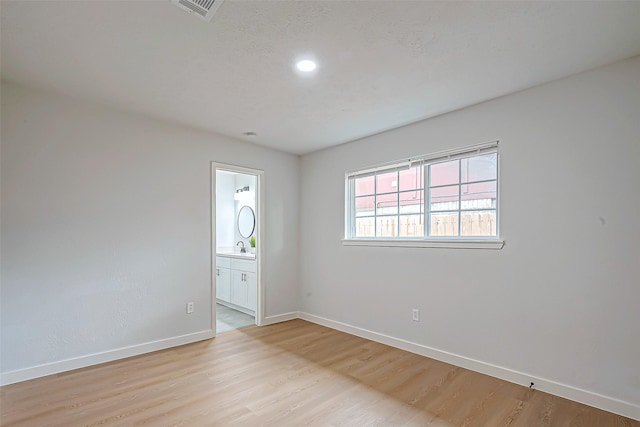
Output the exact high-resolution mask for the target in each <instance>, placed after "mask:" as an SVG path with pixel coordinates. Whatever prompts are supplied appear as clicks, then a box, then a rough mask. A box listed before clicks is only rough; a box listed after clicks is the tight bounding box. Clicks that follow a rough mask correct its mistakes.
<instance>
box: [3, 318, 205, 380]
mask: <svg viewBox="0 0 640 427" xmlns="http://www.w3.org/2000/svg"><path fill="white" fill-rule="evenodd" d="M214 335H215V334H214V333H213V331H212V330H210V329H209V330H205V331H200V332H195V333H192V334H187V335H180V336H177V337H173V338H167V339H162V340H158V341H152V342H148V343H144V344H139V345H132V346H130V347H123V348H118V349H115V350H109V351H105V352H102V353H94V354H89V355H87V356H81V357H75V358H73V359H66V360H61V361H58V362H53V363H47V364H44V365H38V366H33V367H31V368H25V369H19V370H16V371H10V372H5V373H2V374H0V385H7V384H13V383H17V382H21V381H26V380H30V379H33V378H39V377H45V376H47V375H52V374H59V373H60V372H67V371H72V370H74V369H79V368H85V367H87V366H92V365H97V364H100V363H105V362H112V361H114V360H118V359H124V358H126V357H131V356H138V355H140V354H145V353H151V352H152V351H157V350H164V349H165V348H170V347H177V346H179V345H184V344H190V343H192V342H196V341H202V340H206V339H209V338H213V337H214Z"/></svg>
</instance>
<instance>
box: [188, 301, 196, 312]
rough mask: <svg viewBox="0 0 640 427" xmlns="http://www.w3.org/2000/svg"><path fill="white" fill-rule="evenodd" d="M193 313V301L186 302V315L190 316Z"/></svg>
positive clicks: (194, 309)
mask: <svg viewBox="0 0 640 427" xmlns="http://www.w3.org/2000/svg"><path fill="white" fill-rule="evenodd" d="M194 311H196V308H195V304H194V303H193V301H190V302H188V303H187V314H191V313H193V312H194Z"/></svg>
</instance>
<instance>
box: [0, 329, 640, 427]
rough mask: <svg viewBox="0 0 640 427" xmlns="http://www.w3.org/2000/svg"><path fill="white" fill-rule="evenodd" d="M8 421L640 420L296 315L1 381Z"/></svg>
mask: <svg viewBox="0 0 640 427" xmlns="http://www.w3.org/2000/svg"><path fill="white" fill-rule="evenodd" d="M0 415H1V418H0V425H2V426H7V427H8V426H19V427H31V426H38V427H39V426H64V427H68V426H225V425H242V426H257V425H273V426H302V425H311V426H340V427H342V426H365V425H367V426H368V425H378V426H430V427H438V426H446V427H451V426H527V427H528V426H585V427H589V426H594V427H596V426H598V427H600V426H619V427H623V426H629V427H640V422H638V421H634V420H631V419H628V418H624V417H621V416H618V415H615V414H611V413H608V412H605V411H601V410H598V409H595V408H592V407H589V406H586V405H581V404H579V403H576V402H571V401H569V400H566V399H562V398H559V397H556V396H552V395H549V394H546V393H542V392H540V391H536V390H529V389H528V388H526V387H521V386H518V385H516V384H511V383H507V382H505V381H501V380H498V379H496V378H492V377H488V376H486V375H482V374H478V373H476V372H472V371H468V370H465V369H462V368H459V367H455V366H452V365H448V364H446V363H442V362H438V361H435V360H432V359H428V358H425V357H421V356H418V355H415V354H412V353H408V352H405V351H402V350H398V349H395V348H392V347H388V346H385V345H382V344H378V343H375V342H371V341H368V340H365V339H362V338H359V337H354V336H351V335H348V334H344V333H342V332H338V331H335V330H332V329H328V328H325V327H322V326H318V325H315V324H312V323H308V322H305V321H302V320H293V321H289V322H284V323H280V324H277V325H271V326H266V327H262V328H258V327H255V326H249V327H246V328H242V329H238V330H235V331H230V332H225V333H223V334H220V335H219V336H218V337H217V338H215V339H213V340H207V341H202V342H198V343H194V344H189V345H185V346H181V347H176V348H172V349H167V350H163V351H158V352H155V353H150V354H146V355H142V356H137V357H132V358H129V359H124V360H120V361H116V362H110V363H105V364H102V365H97V366H93V367H89V368H83V369H78V370H76V371H71V372H66V373H62V374H58V375H52V376H49V377H45V378H38V379H34V380H31V381H25V382H22V383H18V384H12V385H8V386H4V387H1V388H0Z"/></svg>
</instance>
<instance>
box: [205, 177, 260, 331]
mask: <svg viewBox="0 0 640 427" xmlns="http://www.w3.org/2000/svg"><path fill="white" fill-rule="evenodd" d="M256 191H257V176H256V175H251V174H247V173H240V172H235V171H227V170H220V169H217V170H216V212H215V214H216V265H215V276H216V311H215V312H216V333H220V332H226V331H229V330H233V329H237V328H240V327H243V326H247V325H253V324H255V318H256V308H257V302H258V289H257V282H258V281H257V274H256V273H257V268H256V266H257V263H256V258H257V256H258V254H257V226H258V221H257V215H256V212H257V209H256V204H257V203H256V201H257V199H256V194H257V193H256Z"/></svg>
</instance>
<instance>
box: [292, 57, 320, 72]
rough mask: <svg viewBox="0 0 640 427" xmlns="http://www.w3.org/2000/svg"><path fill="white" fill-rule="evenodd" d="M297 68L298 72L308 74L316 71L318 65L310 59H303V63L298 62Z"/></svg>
mask: <svg viewBox="0 0 640 427" xmlns="http://www.w3.org/2000/svg"><path fill="white" fill-rule="evenodd" d="M296 68H298V70H300V71H303V72H305V73H308V72H309V71H313V70H315V69H316V63H315V62H313V61H312V60H310V59H303V60H302V61H298V62H297V63H296Z"/></svg>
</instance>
